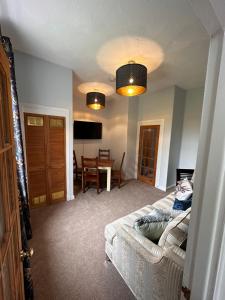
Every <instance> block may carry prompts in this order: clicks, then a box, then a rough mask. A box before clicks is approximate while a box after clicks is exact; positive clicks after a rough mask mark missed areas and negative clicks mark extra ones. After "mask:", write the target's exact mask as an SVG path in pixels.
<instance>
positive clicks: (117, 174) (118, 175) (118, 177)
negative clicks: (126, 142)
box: [111, 152, 125, 189]
mask: <svg viewBox="0 0 225 300" xmlns="http://www.w3.org/2000/svg"><path fill="white" fill-rule="evenodd" d="M124 157H125V152H123V156H122V160H121V163H120V168H119V170H112V174H111V178H112V181H114V182H117V184H118V188H119V189H120V186H121V182H122V179H123V178H122V177H123V174H122V172H123V170H122V169H123V162H124Z"/></svg>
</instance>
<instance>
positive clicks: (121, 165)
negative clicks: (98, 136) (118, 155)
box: [120, 152, 125, 171]
mask: <svg viewBox="0 0 225 300" xmlns="http://www.w3.org/2000/svg"><path fill="white" fill-rule="evenodd" d="M124 157H125V152H123V157H122V160H121V164H120V171H122V168H123V161H124Z"/></svg>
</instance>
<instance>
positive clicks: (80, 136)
mask: <svg viewBox="0 0 225 300" xmlns="http://www.w3.org/2000/svg"><path fill="white" fill-rule="evenodd" d="M73 134H74V139H76V140H84V139H85V140H89V139H91V140H93V139H101V138H102V123H98V122H86V121H74V124H73Z"/></svg>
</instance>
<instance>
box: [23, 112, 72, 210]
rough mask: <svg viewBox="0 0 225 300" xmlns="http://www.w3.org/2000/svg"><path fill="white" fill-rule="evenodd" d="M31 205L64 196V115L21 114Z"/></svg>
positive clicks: (41, 204)
mask: <svg viewBox="0 0 225 300" xmlns="http://www.w3.org/2000/svg"><path fill="white" fill-rule="evenodd" d="M24 123H25V144H26V159H27V174H28V191H29V201H30V205H31V207H39V206H44V205H48V204H53V203H56V202H59V201H65V200H66V137H65V118H64V117H55V116H47V115H39V114H30V113H25V114H24Z"/></svg>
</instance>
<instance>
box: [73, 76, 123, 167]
mask: <svg viewBox="0 0 225 300" xmlns="http://www.w3.org/2000/svg"><path fill="white" fill-rule="evenodd" d="M78 84H79V81H78V79H76V76H74V82H73V85H74V95H73V110H74V112H73V118H74V120H83V121H93V122H101V123H102V125H103V135H102V139H100V140H74V149H75V152H76V157H77V161H78V164H80V163H81V155H83V156H87V157H95V156H98V149H99V148H103V149H110V152H111V153H110V154H111V157H112V159H114V160H115V162H114V168H118V167H119V166H120V162H121V159H122V154H123V152H124V151H125V152H126V151H127V123H128V98H126V97H121V96H119V95H117V94H114V95H112V96H111V97H106V107H105V109H102V110H99V111H95V110H91V109H90V108H88V107H87V106H86V95H84V94H81V93H80V92H79V91H78V90H77V86H78ZM124 171H125V173H126V156H125V162H124Z"/></svg>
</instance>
